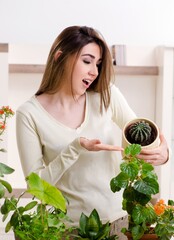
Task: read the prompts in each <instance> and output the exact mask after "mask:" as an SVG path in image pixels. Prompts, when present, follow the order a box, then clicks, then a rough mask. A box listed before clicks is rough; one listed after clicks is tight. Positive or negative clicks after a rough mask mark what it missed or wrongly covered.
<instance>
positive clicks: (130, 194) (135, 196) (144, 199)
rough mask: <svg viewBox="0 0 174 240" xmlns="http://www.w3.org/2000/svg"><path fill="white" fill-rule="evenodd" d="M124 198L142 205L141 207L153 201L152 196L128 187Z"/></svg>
mask: <svg viewBox="0 0 174 240" xmlns="http://www.w3.org/2000/svg"><path fill="white" fill-rule="evenodd" d="M123 198H125V199H127V200H128V201H131V202H136V203H140V204H141V205H145V204H146V203H148V202H149V201H150V199H151V197H150V196H148V195H145V194H143V193H140V192H138V191H136V190H135V189H134V188H133V187H128V188H126V189H125V190H124V192H123Z"/></svg>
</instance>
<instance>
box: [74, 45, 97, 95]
mask: <svg viewBox="0 0 174 240" xmlns="http://www.w3.org/2000/svg"><path fill="white" fill-rule="evenodd" d="M101 61H102V59H101V50H100V47H99V46H98V45H97V44H96V43H89V44H87V45H86V46H84V47H83V48H82V50H81V52H80V55H79V57H78V59H77V62H76V64H75V67H74V71H73V75H72V88H73V93H74V95H76V96H80V95H83V94H84V93H85V91H86V90H87V89H88V88H89V86H90V85H91V84H92V82H93V81H94V80H95V79H96V78H97V76H98V74H99V72H98V67H99V65H100V64H101Z"/></svg>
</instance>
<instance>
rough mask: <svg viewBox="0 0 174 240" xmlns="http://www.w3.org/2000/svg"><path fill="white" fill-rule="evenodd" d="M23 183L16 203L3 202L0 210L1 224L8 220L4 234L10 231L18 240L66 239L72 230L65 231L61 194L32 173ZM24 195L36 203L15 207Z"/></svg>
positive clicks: (13, 198) (7, 199)
mask: <svg viewBox="0 0 174 240" xmlns="http://www.w3.org/2000/svg"><path fill="white" fill-rule="evenodd" d="M26 180H27V183H28V190H26V191H25V192H24V193H22V194H21V195H20V197H19V198H18V199H16V198H15V197H14V196H12V197H11V198H5V200H4V203H3V205H2V206H1V213H2V214H3V221H5V220H6V219H7V217H9V216H10V219H9V221H8V223H7V224H6V228H5V232H8V231H9V230H10V229H12V230H13V231H14V233H15V236H16V237H18V238H19V239H20V240H23V239H27V240H35V239H37V240H46V239H51V240H54V239H55V240H59V239H63V238H64V237H65V238H64V239H69V233H70V232H71V231H72V228H69V229H68V228H67V227H66V224H65V223H66V222H67V221H70V219H69V218H68V217H67V215H66V200H65V198H64V197H63V195H62V193H61V192H60V191H59V190H58V189H57V188H56V187H54V186H52V185H50V184H49V183H47V182H46V181H44V180H43V179H41V178H40V177H39V176H38V175H37V174H36V173H31V174H30V175H29V176H28V177H27V178H26ZM26 192H28V193H30V194H31V195H33V196H34V198H36V199H37V200H34V199H33V200H32V201H31V202H29V203H28V204H27V205H26V206H19V201H20V199H21V197H22V196H23V195H24V194H25V193H26ZM38 200H39V201H38Z"/></svg>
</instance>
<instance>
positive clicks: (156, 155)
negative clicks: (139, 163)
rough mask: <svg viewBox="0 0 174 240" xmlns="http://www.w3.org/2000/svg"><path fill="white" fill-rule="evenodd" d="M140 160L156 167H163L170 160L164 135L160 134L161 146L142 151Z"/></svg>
mask: <svg viewBox="0 0 174 240" xmlns="http://www.w3.org/2000/svg"><path fill="white" fill-rule="evenodd" d="M138 157H139V158H142V159H144V160H145V161H146V162H148V163H151V164H152V165H154V166H158V165H162V164H164V163H166V162H167V161H168V159H169V151H168V146H167V142H166V139H165V138H164V135H163V134H162V133H160V145H159V147H156V148H153V149H142V150H141V153H140V154H139V155H138Z"/></svg>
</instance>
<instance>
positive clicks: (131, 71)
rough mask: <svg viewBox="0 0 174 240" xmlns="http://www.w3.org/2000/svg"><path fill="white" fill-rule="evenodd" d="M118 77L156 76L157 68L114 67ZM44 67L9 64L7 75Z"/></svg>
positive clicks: (37, 70)
mask: <svg viewBox="0 0 174 240" xmlns="http://www.w3.org/2000/svg"><path fill="white" fill-rule="evenodd" d="M114 68H115V73H116V74H118V75H152V76H157V75H158V67H157V66H114ZM44 69H45V65H41V64H40V65H38V64H9V73H43V72H44Z"/></svg>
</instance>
